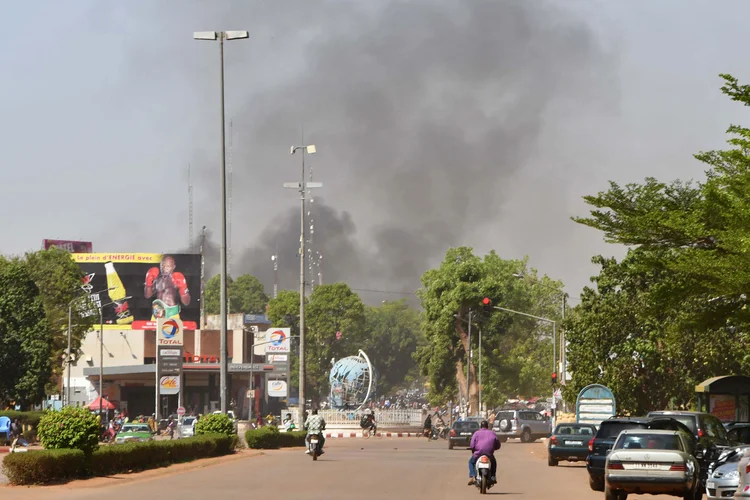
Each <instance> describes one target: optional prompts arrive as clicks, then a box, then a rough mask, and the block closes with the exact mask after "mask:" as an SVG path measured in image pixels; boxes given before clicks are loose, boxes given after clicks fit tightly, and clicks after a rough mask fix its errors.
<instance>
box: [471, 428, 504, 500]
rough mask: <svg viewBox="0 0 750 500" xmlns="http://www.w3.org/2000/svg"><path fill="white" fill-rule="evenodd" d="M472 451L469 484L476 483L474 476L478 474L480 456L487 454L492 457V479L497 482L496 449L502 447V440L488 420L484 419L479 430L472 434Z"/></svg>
mask: <svg viewBox="0 0 750 500" xmlns="http://www.w3.org/2000/svg"><path fill="white" fill-rule="evenodd" d="M469 447H470V448H471V451H473V452H474V453H473V454H472V455H471V458H470V459H469V486H472V485H473V484H474V478H475V477H476V476H477V470H476V464H477V460H479V457H481V456H482V455H487V456H488V457H490V481H492V483H496V482H497V479H496V478H495V474H497V461H496V460H495V450H499V449H500V440H499V439H498V438H497V436H496V435H495V433H494V432H493V431H491V430H490V424H489V422H487V421H486V420H482V423H481V424H479V430H478V431H477V432H475V433H474V435H473V436H471V444H470V445H469Z"/></svg>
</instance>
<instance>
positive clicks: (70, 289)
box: [24, 247, 97, 393]
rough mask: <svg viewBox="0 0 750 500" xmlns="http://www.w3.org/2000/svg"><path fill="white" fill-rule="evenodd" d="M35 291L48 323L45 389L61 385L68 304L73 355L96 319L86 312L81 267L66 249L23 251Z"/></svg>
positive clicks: (48, 389)
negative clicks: (49, 370) (49, 372)
mask: <svg viewBox="0 0 750 500" xmlns="http://www.w3.org/2000/svg"><path fill="white" fill-rule="evenodd" d="M24 261H25V263H26V265H27V267H28V270H29V272H30V273H31V276H32V279H33V280H34V283H36V286H37V288H38V289H39V295H40V297H41V299H42V302H43V304H44V311H45V315H46V317H47V322H48V324H49V327H50V338H51V353H50V354H51V356H50V363H51V366H52V375H51V379H50V383H49V385H48V387H47V391H48V392H50V393H53V392H57V391H58V390H59V389H61V388H62V374H63V373H64V370H65V367H66V358H67V349H68V307H69V306H72V310H73V313H74V315H73V318H72V319H73V321H72V322H71V356H72V358H73V359H75V358H76V357H77V356H76V353H77V352H78V350H79V348H80V345H81V341H82V340H83V338H84V336H85V335H86V332H88V331H89V330H91V328H92V326H93V324H94V323H95V322H96V320H97V317H96V315H91V314H86V313H87V309H88V306H89V305H88V304H87V303H86V301H85V296H84V295H83V292H82V290H81V283H82V281H81V280H82V278H83V271H81V268H80V267H79V266H78V264H76V263H75V262H74V261H73V259H72V258H71V256H70V253H69V252H68V251H66V250H62V249H59V248H55V247H52V248H50V249H49V250H41V251H38V252H31V253H27V254H26V256H25V259H24Z"/></svg>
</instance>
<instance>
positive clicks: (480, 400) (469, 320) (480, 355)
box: [384, 301, 482, 412]
mask: <svg viewBox="0 0 750 500" xmlns="http://www.w3.org/2000/svg"><path fill="white" fill-rule="evenodd" d="M384 302H385V301H384ZM471 314H472V311H471V309H469V319H468V320H465V319H463V318H462V317H460V316H459V315H458V314H454V315H453V317H454V318H456V319H460V320H461V321H463V322H464V323H466V324H467V325H469V352H471V351H472V348H471V325H472V324H473V322H472V321H471ZM474 326H476V327H477V329H478V330H479V412H481V411H482V329H481V328H480V327H479V325H474ZM469 363H471V356H470V357H469ZM470 369H471V366H469V370H470ZM469 370H466V373H467V376H466V401H467V402H468V401H469V397H468V394H469V375H468V374H469V373H470V372H469Z"/></svg>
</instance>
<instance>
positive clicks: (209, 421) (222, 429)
mask: <svg viewBox="0 0 750 500" xmlns="http://www.w3.org/2000/svg"><path fill="white" fill-rule="evenodd" d="M195 433H196V434H225V435H227V436H233V435H234V434H236V433H235V432H234V422H233V421H232V419H231V418H229V417H228V416H227V415H224V414H221V413H217V414H211V415H206V416H205V417H201V418H200V420H198V422H197V423H196V424H195Z"/></svg>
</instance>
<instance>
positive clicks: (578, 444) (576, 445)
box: [547, 423, 596, 467]
mask: <svg viewBox="0 0 750 500" xmlns="http://www.w3.org/2000/svg"><path fill="white" fill-rule="evenodd" d="M595 434H596V427H594V426H593V425H591V424H572V423H571V424H558V425H557V427H556V428H555V431H554V432H553V433H552V436H551V437H550V438H549V443H547V465H549V466H550V467H554V466H556V465H557V463H558V462H559V461H560V460H565V461H567V462H578V461H579V460H586V457H587V456H588V454H589V441H590V440H591V438H593V437H594V435H595Z"/></svg>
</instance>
